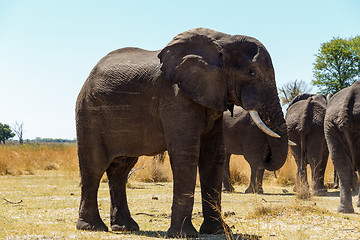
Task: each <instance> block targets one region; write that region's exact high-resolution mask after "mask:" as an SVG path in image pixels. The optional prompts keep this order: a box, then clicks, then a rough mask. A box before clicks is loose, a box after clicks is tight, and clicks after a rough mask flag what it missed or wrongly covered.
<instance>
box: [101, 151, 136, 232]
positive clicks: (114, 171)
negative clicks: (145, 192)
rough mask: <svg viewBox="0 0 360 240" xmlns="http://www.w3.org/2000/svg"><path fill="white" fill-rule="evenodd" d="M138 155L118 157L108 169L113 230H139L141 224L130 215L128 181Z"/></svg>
mask: <svg viewBox="0 0 360 240" xmlns="http://www.w3.org/2000/svg"><path fill="white" fill-rule="evenodd" d="M137 159H138V158H137V157H117V158H115V159H114V160H113V161H112V162H111V164H110V166H109V167H108V169H107V170H106V173H107V176H108V179H109V189H110V197H111V207H110V222H111V229H112V230H113V231H138V230H139V225H138V224H137V223H136V222H135V221H134V219H133V218H132V217H131V215H130V211H129V207H128V203H127V198H126V183H127V179H128V174H129V172H130V171H131V169H132V168H133V167H134V165H135V164H136V162H137Z"/></svg>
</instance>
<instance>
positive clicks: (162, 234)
mask: <svg viewBox="0 0 360 240" xmlns="http://www.w3.org/2000/svg"><path fill="white" fill-rule="evenodd" d="M111 233H112V234H115V235H129V237H130V236H131V235H138V236H143V237H148V238H161V239H167V236H166V231H135V232H111ZM260 238H261V237H260V236H256V235H248V234H232V236H231V239H260ZM191 239H192V238H191ZM196 239H212V240H223V239H224V240H225V239H229V236H228V235H225V234H223V235H207V234H199V238H196Z"/></svg>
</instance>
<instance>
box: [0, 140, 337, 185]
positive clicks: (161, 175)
mask: <svg viewBox="0 0 360 240" xmlns="http://www.w3.org/2000/svg"><path fill="white" fill-rule="evenodd" d="M37 170H65V171H78V159H77V150H76V144H41V145H39V144H31V145H30V144H29V145H23V146H19V145H0V175H15V176H17V175H32V174H35V173H36V171H37ZM134 170H135V171H134V172H133V173H132V174H131V179H133V180H135V181H140V182H171V181H172V172H171V166H170V161H169V156H168V155H167V154H166V157H165V160H164V162H159V161H158V160H155V159H154V158H153V157H145V156H143V157H140V158H139V160H138V162H137V164H136V165H135V167H134ZM296 171H297V167H296V164H295V160H294V158H293V157H292V155H291V154H290V153H289V155H288V159H287V160H286V162H285V164H284V166H283V167H282V168H281V169H280V170H279V171H277V173H276V175H277V178H276V179H275V178H274V174H273V173H272V172H267V171H265V176H264V182H266V181H268V182H271V183H274V184H278V185H281V186H290V185H294V184H295V181H296V178H295V176H296ZM333 172H334V167H333V164H332V162H331V160H330V159H329V161H328V165H327V168H326V171H325V184H326V185H327V186H329V187H332V183H333ZM230 174H231V178H232V182H233V183H234V184H237V185H242V184H245V185H248V184H249V181H250V166H249V164H248V163H247V161H246V160H245V159H244V157H243V156H241V155H232V156H231V161H230ZM308 176H309V183H310V182H311V177H310V176H311V172H310V168H309V167H308ZM105 178H106V176H105Z"/></svg>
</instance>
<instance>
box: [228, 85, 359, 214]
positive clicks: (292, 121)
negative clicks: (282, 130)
mask: <svg viewBox="0 0 360 240" xmlns="http://www.w3.org/2000/svg"><path fill="white" fill-rule="evenodd" d="M285 120H286V124H287V128H288V137H289V139H290V140H291V141H292V142H294V143H295V145H292V146H290V149H291V153H292V155H293V156H294V158H295V162H296V165H297V179H298V181H297V183H296V185H299V184H301V185H302V187H305V188H309V185H308V181H307V168H306V167H307V165H308V164H309V165H310V169H311V174H312V178H311V179H312V192H313V194H314V195H319V196H321V195H324V194H325V193H326V191H327V189H326V188H325V186H324V175H325V168H326V165H327V161H328V157H329V150H330V156H331V159H332V161H333V164H334V169H335V170H336V171H335V172H334V175H335V178H334V179H335V180H334V181H335V182H334V184H335V186H336V184H337V182H336V179H337V178H340V205H339V207H338V211H339V212H345V213H353V212H354V208H353V206H352V201H351V195H352V193H356V194H358V193H359V185H358V175H357V173H356V171H358V170H359V169H360V168H359V167H360V150H359V149H360V82H355V83H354V84H353V85H352V86H350V87H347V88H345V89H343V90H341V91H340V92H338V93H337V94H335V95H334V96H332V95H331V94H329V95H328V96H327V97H325V96H324V95H322V94H318V95H315V94H301V95H299V96H297V97H296V98H294V99H293V100H292V101H291V103H290V104H289V106H288V109H287V112H286V116H285ZM224 139H225V148H226V166H225V172H224V178H223V185H224V187H223V190H225V191H230V192H231V191H233V190H234V188H233V186H232V185H231V180H230V172H229V161H230V156H231V154H238V155H243V156H244V158H245V159H246V161H247V162H248V163H249V165H250V168H251V179H250V186H249V187H248V188H247V189H246V190H245V193H253V192H256V193H263V188H262V179H263V175H264V167H263V166H262V162H263V161H264V159H266V158H267V157H271V154H270V153H271V151H267V149H268V148H267V141H266V139H267V135H266V134H264V133H263V132H261V131H260V130H259V129H258V128H256V127H255V124H254V123H253V121H252V120H251V118H250V117H249V114H248V113H247V111H245V110H243V109H242V108H240V107H237V110H236V111H235V114H234V116H233V117H231V116H230V115H229V114H227V113H224ZM269 154H270V156H269ZM296 188H297V186H295V188H294V190H295V191H296ZM357 206H358V207H360V195H359V200H358V203H357Z"/></svg>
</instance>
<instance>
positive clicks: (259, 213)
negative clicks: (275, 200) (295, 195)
mask: <svg viewBox="0 0 360 240" xmlns="http://www.w3.org/2000/svg"><path fill="white" fill-rule="evenodd" d="M284 210H285V206H278V205H268V204H266V205H264V204H259V205H257V206H256V207H255V208H254V210H253V211H252V212H250V213H249V215H248V218H260V217H264V216H272V217H274V216H279V215H281V213H282V212H283V211H284Z"/></svg>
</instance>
